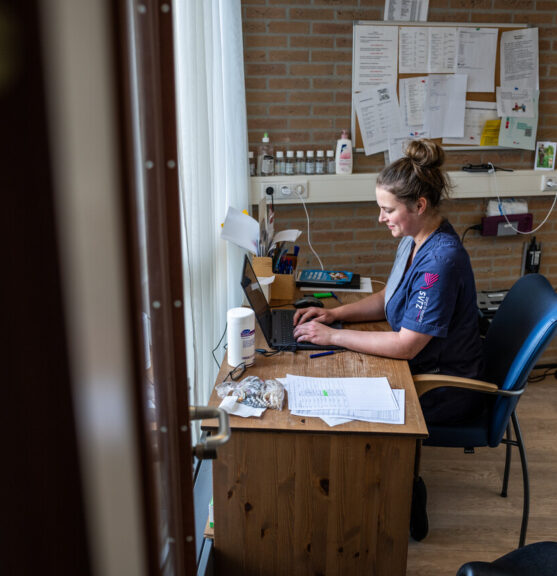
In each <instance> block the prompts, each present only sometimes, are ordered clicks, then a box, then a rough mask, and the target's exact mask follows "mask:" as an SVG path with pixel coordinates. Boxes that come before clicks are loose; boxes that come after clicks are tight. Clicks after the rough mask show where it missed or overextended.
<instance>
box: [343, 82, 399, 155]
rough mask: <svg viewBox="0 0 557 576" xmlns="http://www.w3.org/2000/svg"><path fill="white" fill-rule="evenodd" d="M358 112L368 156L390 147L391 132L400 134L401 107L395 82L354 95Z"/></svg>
mask: <svg viewBox="0 0 557 576" xmlns="http://www.w3.org/2000/svg"><path fill="white" fill-rule="evenodd" d="M354 104H355V107H356V114H357V115H358V121H359V123H360V132H361V134H362V140H363V142H364V150H365V153H366V155H367V156H369V155H370V154H376V153H377V152H382V151H383V150H387V149H388V148H389V134H391V133H394V134H399V133H400V129H401V122H400V109H399V107H398V98H397V95H396V87H395V85H394V84H384V85H382V86H375V87H373V88H367V89H366V90H365V91H363V92H360V93H359V94H355V95H354Z"/></svg>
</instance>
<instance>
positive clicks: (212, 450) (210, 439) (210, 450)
mask: <svg viewBox="0 0 557 576" xmlns="http://www.w3.org/2000/svg"><path fill="white" fill-rule="evenodd" d="M204 418H218V419H219V427H218V430H217V433H216V434H215V435H211V436H207V439H206V440H205V441H204V442H200V443H199V444H196V445H195V446H194V447H193V449H192V451H193V454H194V456H196V457H197V458H199V459H200V460H209V459H215V458H216V457H217V451H216V449H217V448H218V447H219V446H222V445H223V444H226V442H228V441H229V440H230V425H229V422H228V414H227V413H226V412H225V411H224V410H223V409H222V408H214V407H210V406H190V420H203V419H204Z"/></svg>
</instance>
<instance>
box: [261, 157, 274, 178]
mask: <svg viewBox="0 0 557 576" xmlns="http://www.w3.org/2000/svg"><path fill="white" fill-rule="evenodd" d="M274 167H275V159H274V158H273V157H272V156H270V155H269V154H265V155H264V156H263V159H262V161H261V176H272V175H273V173H274Z"/></svg>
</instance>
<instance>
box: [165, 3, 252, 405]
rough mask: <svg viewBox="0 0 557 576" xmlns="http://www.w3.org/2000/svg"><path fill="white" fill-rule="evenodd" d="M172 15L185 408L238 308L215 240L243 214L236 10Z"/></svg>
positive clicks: (209, 381)
mask: <svg viewBox="0 0 557 576" xmlns="http://www.w3.org/2000/svg"><path fill="white" fill-rule="evenodd" d="M174 8H175V14H174V16H175V20H174V34H175V53H176V85H177V113H178V150H179V159H178V168H179V174H180V188H181V196H182V225H183V245H182V248H183V254H184V292H185V294H184V303H185V309H184V312H185V319H186V341H187V362H188V378H189V383H190V386H191V393H190V402H191V403H192V404H196V405H206V404H207V401H208V399H209V396H210V393H211V390H212V388H213V385H214V383H215V378H216V374H217V371H218V367H217V364H216V362H215V360H214V358H213V353H212V351H213V349H214V348H215V347H216V346H217V344H218V342H219V339H220V338H221V336H222V335H223V334H224V331H225V327H226V312H227V310H228V308H231V307H234V306H239V305H240V304H241V302H242V297H241V287H240V273H241V267H242V258H243V252H242V251H241V250H240V249H239V248H237V247H235V246H233V245H230V244H228V243H227V242H225V241H223V240H221V239H220V231H221V223H222V222H224V218H225V215H226V210H227V208H228V206H234V207H235V208H238V209H240V210H243V209H247V208H248V161H247V156H248V154H247V152H248V140H247V120H246V103H245V88H244V55H243V46H242V20H241V3H240V0H179V1H176V2H175V3H174ZM225 342H226V336H225V337H224V339H223V343H225ZM222 350H223V348H222V345H221V347H219V349H218V351H216V352H215V354H216V355H217V359H218V361H219V363H220V362H221V360H222V355H223V352H222Z"/></svg>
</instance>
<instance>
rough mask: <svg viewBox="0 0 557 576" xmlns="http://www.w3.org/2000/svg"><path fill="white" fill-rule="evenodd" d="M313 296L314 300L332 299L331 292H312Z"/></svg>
mask: <svg viewBox="0 0 557 576" xmlns="http://www.w3.org/2000/svg"><path fill="white" fill-rule="evenodd" d="M313 296H314V298H332V297H333V293H332V292H314V294H313Z"/></svg>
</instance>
